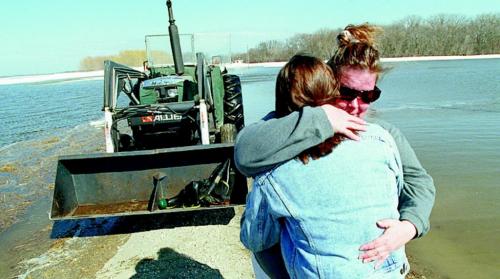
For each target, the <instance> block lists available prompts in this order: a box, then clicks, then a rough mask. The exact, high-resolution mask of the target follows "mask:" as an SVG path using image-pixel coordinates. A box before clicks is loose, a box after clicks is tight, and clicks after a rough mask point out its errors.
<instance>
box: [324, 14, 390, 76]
mask: <svg viewBox="0 0 500 279" xmlns="http://www.w3.org/2000/svg"><path fill="white" fill-rule="evenodd" d="M382 31H383V30H382V28H380V27H378V26H375V25H370V24H368V23H364V24H361V25H352V24H350V25H347V26H346V27H345V28H344V30H343V31H341V32H340V33H339V34H338V35H337V44H338V47H337V50H336V51H335V53H334V55H333V56H332V58H330V60H328V62H327V63H328V65H329V66H330V67H332V69H333V71H334V72H335V74H337V76H340V74H341V73H340V72H341V70H342V67H349V66H350V67H355V68H361V69H368V70H370V71H371V72H374V73H377V74H379V73H381V72H382V71H383V69H382V66H381V65H380V54H379V51H378V48H377V45H376V37H377V36H378V35H379V34H381V33H382Z"/></svg>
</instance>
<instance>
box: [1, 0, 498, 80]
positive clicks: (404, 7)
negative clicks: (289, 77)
mask: <svg viewBox="0 0 500 279" xmlns="http://www.w3.org/2000/svg"><path fill="white" fill-rule="evenodd" d="M165 2H166V1H165V0H135V1H133V0H119V1H118V0H74V1H67V0H48V1H40V0H15V1H10V0H9V1H4V2H3V3H2V5H1V11H0V26H1V29H0V31H1V32H0V41H1V42H2V43H1V44H0V53H1V56H0V76H13V75H29V74H44V73H57V72H65V71H76V70H78V67H79V64H80V61H81V60H82V59H83V58H84V57H87V56H101V55H116V54H118V53H119V52H120V51H121V50H129V49H137V50H142V49H145V46H144V36H145V35H148V34H165V33H167V32H168V29H167V26H168V15H167V10H166V5H165ZM172 3H173V8H174V17H175V19H176V24H177V26H178V28H179V32H180V33H219V32H220V33H227V34H231V45H232V46H231V48H232V50H234V51H238V50H245V49H246V48H247V47H253V46H255V45H256V44H257V43H258V42H260V41H263V40H270V39H286V38H288V37H290V36H292V35H294V34H296V33H313V32H315V31H317V30H319V29H322V28H329V29H335V28H340V27H344V26H345V25H347V24H349V23H363V22H370V23H374V24H382V25H383V24H390V23H393V22H395V21H397V20H401V19H403V18H405V17H407V16H410V15H417V16H420V17H422V18H427V17H430V16H433V15H437V14H454V15H464V16H467V17H475V16H476V15H478V14H484V13H500V1H498V0H474V1H471V0H413V1H404V0H379V1H374V0H307V1H296V0H288V1H287V0H251V1H248V0H247V1H243V0H218V1H215V0H172Z"/></svg>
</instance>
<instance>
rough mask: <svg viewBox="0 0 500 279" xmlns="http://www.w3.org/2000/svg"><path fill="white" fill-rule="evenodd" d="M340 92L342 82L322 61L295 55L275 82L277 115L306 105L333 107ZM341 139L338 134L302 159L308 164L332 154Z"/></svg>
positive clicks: (308, 152)
mask: <svg viewBox="0 0 500 279" xmlns="http://www.w3.org/2000/svg"><path fill="white" fill-rule="evenodd" d="M338 89H339V83H338V82H337V79H336V78H335V76H334V73H333V71H332V69H331V68H330V67H328V65H326V64H325V63H324V62H323V61H321V60H319V59H318V58H315V57H312V56H309V55H304V54H298V55H295V56H293V57H292V58H291V59H290V61H288V63H287V64H286V65H285V66H284V67H283V68H282V69H281V70H280V72H279V73H278V77H277V79H276V109H275V110H276V115H277V117H283V116H286V115H288V114H290V113H291V112H293V111H297V110H299V109H300V108H302V107H303V106H321V105H324V104H332V103H333V102H334V101H335V99H336V98H338V97H339V92H338ZM342 139H343V137H342V136H340V135H338V136H337V135H335V136H333V137H332V138H329V139H327V140H326V141H324V142H323V143H320V144H319V145H316V146H313V147H311V148H309V149H307V150H305V151H303V152H302V153H301V154H300V155H299V158H300V160H301V161H302V162H303V163H304V164H307V163H308V162H309V157H312V158H313V159H318V158H319V157H321V156H324V155H327V154H329V153H331V152H332V149H333V148H334V147H335V146H336V145H337V144H339V143H340V141H341V140H342Z"/></svg>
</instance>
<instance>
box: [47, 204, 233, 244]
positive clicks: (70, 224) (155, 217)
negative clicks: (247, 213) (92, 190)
mask: <svg viewBox="0 0 500 279" xmlns="http://www.w3.org/2000/svg"><path fill="white" fill-rule="evenodd" d="M234 216H235V210H234V208H233V207H225V208H214V209H206V210H195V211H189V212H171V213H161V214H151V215H134V216H121V217H106V218H89V219H77V220H58V221H54V224H53V226H52V232H51V235H50V237H51V238H52V239H57V238H66V237H75V236H76V237H92V236H102V235H113V234H128V233H134V232H143V231H151V230H159V229H166V228H175V227H185V226H204V225H205V226H206V225H227V224H228V223H229V222H230V221H231V219H232V218H233V217H234Z"/></svg>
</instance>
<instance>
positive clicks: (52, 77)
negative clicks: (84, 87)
mask: <svg viewBox="0 0 500 279" xmlns="http://www.w3.org/2000/svg"><path fill="white" fill-rule="evenodd" d="M495 58H496V59H498V58H500V54H487V55H468V56H418V57H390V58H382V59H381V61H382V62H410V61H437V60H465V59H495ZM285 63H286V62H263V63H233V64H228V65H227V68H229V69H231V68H246V67H281V66H283V65H284V64H285ZM103 76H104V70H97V71H87V72H64V73H54V74H42V75H23V76H9V77H0V85H12V84H22V83H41V82H52V81H66V80H81V79H100V78H102V77H103Z"/></svg>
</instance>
